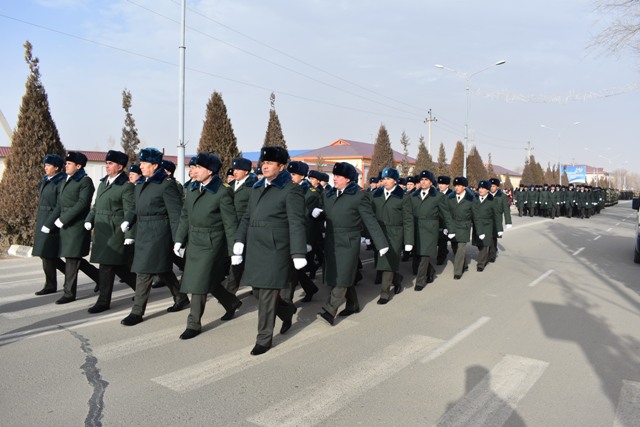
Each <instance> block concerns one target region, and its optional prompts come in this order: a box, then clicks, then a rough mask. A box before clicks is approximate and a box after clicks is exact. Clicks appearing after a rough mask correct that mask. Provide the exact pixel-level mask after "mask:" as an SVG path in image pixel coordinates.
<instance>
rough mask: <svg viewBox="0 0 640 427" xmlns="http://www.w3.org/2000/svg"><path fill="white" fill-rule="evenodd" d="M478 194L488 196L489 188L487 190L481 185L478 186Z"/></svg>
mask: <svg viewBox="0 0 640 427" xmlns="http://www.w3.org/2000/svg"><path fill="white" fill-rule="evenodd" d="M478 194H479V195H480V196H482V197H484V196H486V195H487V194H489V190H487V189H486V188H484V187H480V188H478Z"/></svg>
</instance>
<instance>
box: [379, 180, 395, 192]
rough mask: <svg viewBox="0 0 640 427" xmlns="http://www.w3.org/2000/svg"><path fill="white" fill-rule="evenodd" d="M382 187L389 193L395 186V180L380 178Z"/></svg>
mask: <svg viewBox="0 0 640 427" xmlns="http://www.w3.org/2000/svg"><path fill="white" fill-rule="evenodd" d="M382 186H383V187H384V189H385V190H387V191H391V190H393V187H395V186H396V180H395V179H393V178H389V177H386V178H382Z"/></svg>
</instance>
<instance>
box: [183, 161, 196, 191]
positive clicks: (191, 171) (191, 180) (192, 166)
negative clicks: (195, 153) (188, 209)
mask: <svg viewBox="0 0 640 427" xmlns="http://www.w3.org/2000/svg"><path fill="white" fill-rule="evenodd" d="M195 170H196V157H192V158H190V159H189V180H187V182H185V183H184V185H183V186H182V191H183V194H182V200H184V199H185V198H186V197H187V193H188V192H189V189H191V185H192V184H193V183H194V182H196V179H194V175H195Z"/></svg>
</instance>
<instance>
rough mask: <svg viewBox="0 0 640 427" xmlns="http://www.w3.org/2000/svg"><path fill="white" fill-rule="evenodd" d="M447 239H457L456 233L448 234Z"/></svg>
mask: <svg viewBox="0 0 640 427" xmlns="http://www.w3.org/2000/svg"><path fill="white" fill-rule="evenodd" d="M447 237H448V238H449V239H453V238H454V237H456V233H451V234H447Z"/></svg>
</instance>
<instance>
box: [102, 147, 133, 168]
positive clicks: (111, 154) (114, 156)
mask: <svg viewBox="0 0 640 427" xmlns="http://www.w3.org/2000/svg"><path fill="white" fill-rule="evenodd" d="M104 160H105V162H113V163H117V164H119V165H122V166H124V167H127V163H129V156H127V155H126V154H124V153H123V152H122V151H116V150H109V151H107V157H106V158H105V159H104Z"/></svg>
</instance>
